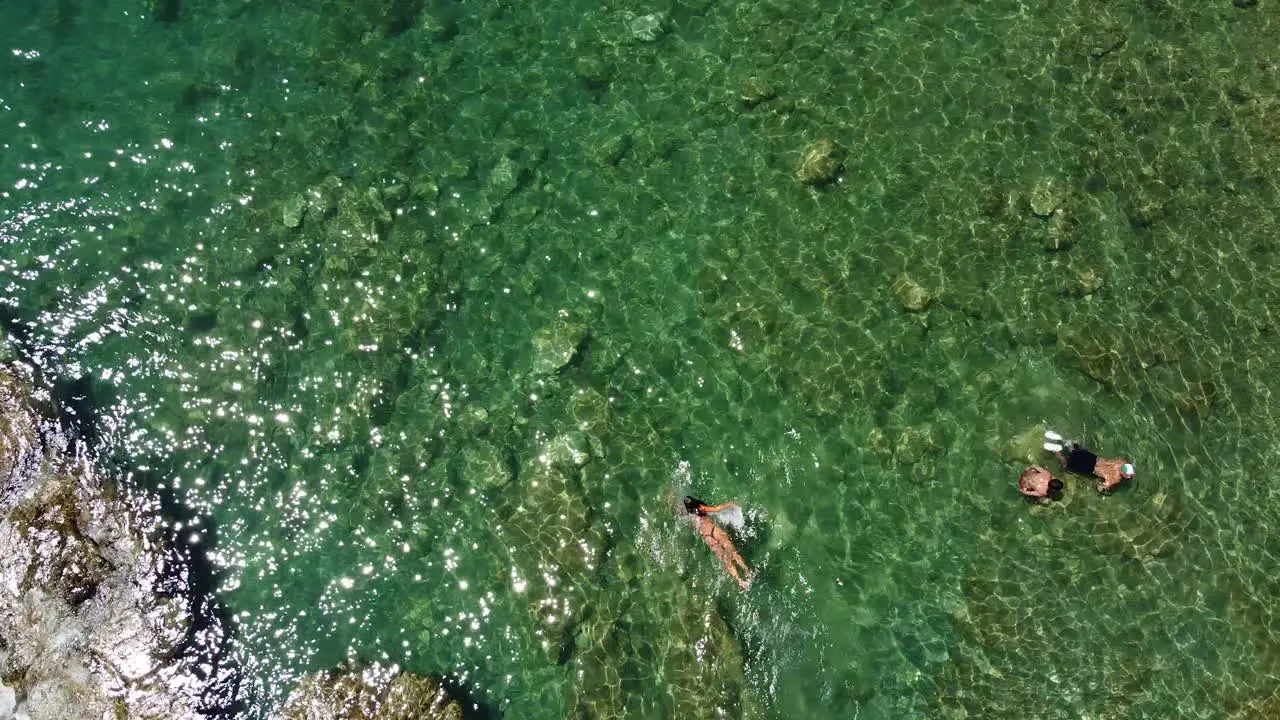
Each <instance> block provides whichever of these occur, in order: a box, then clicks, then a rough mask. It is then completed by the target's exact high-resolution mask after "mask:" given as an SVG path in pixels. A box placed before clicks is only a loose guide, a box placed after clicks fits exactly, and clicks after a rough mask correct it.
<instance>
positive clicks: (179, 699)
mask: <svg viewBox="0 0 1280 720" xmlns="http://www.w3.org/2000/svg"><path fill="white" fill-rule="evenodd" d="M31 387H32V385H31V383H30V380H29V378H26V377H24V376H23V374H22V372H21V369H20V366H14V367H13V368H0V473H2V475H0V684H3V686H4V687H5V688H6V690H7V692H6V693H5V694H6V695H8V694H9V693H12V698H13V702H14V707H13V708H12V712H13V713H14V715H15V716H16V717H22V716H23V715H24V714H25V716H27V717H31V718H42V719H50V720H57V719H59V718H68V719H70V718H86V717H112V718H121V719H126V718H156V719H157V720H158V719H160V718H165V719H166V720H168V719H173V720H180V719H182V718H198V717H201V716H202V713H203V712H205V711H208V710H210V709H213V708H214V707H228V706H230V705H231V704H233V703H234V701H235V699H234V695H235V687H236V683H235V677H234V674H235V673H234V670H231V669H227V668H221V669H219V664H220V663H219V662H218V657H217V656H218V653H219V652H220V650H221V648H220V647H219V646H220V645H221V644H222V642H221V641H222V640H223V639H225V633H224V632H222V630H223V628H222V627H220V626H218V625H217V624H216V623H213V624H210V623H203V624H202V630H201V633H200V638H201V641H202V642H195V639H194V638H193V637H192V633H191V630H192V628H193V618H194V615H193V610H192V606H191V602H192V601H191V598H189V597H186V596H183V595H181V594H174V593H172V592H169V591H168V589H169V588H171V587H173V586H174V583H175V581H177V583H178V584H179V585H185V578H186V573H187V572H188V568H187V567H186V564H185V563H184V562H183V558H182V557H181V556H180V555H178V554H177V553H175V552H173V551H172V550H169V549H166V548H165V547H164V545H163V543H161V542H159V540H158V536H159V533H158V525H157V522H156V518H157V517H158V515H157V514H156V513H155V512H154V510H155V508H154V507H147V506H146V503H145V502H144V501H142V500H139V499H136V498H130V497H126V496H123V495H119V494H117V493H116V492H115V490H114V488H113V487H112V486H111V485H110V483H107V482H105V481H104V480H103V478H102V477H101V475H100V474H99V473H97V472H95V471H94V469H93V468H92V466H91V464H90V463H89V462H88V461H87V459H86V458H85V457H84V456H83V455H82V454H80V453H78V452H77V451H76V449H75V447H74V445H73V443H71V442H70V441H69V440H68V439H67V438H66V437H65V436H64V435H63V434H62V433H60V432H58V431H57V428H55V427H54V426H53V425H51V424H49V423H47V422H45V421H43V420H42V418H41V416H40V415H39V414H38V413H37V412H36V410H35V404H36V403H35V400H34V399H33V396H32V394H31V390H30V388H31ZM211 668H212V671H211V670H210V669H211ZM211 706H212V707H211Z"/></svg>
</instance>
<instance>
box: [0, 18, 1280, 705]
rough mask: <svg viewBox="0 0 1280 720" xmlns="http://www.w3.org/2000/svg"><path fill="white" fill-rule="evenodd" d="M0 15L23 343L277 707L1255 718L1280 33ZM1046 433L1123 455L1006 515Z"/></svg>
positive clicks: (1266, 656)
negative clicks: (457, 698) (731, 551)
mask: <svg viewBox="0 0 1280 720" xmlns="http://www.w3.org/2000/svg"><path fill="white" fill-rule="evenodd" d="M1219 5H1225V6H1224V7H1219ZM663 10H666V11H667V13H668V14H667V16H666V20H665V23H664V27H665V30H664V31H663V32H662V33H661V36H660V37H659V39H658V40H656V41H654V42H639V41H636V40H634V39H633V37H632V23H633V22H635V21H636V18H637V17H638V16H642V15H644V14H646V13H651V12H658V11H663ZM0 15H2V16H3V17H0V20H3V27H4V28H5V30H4V34H5V39H6V44H5V50H6V53H5V54H4V56H3V59H2V60H0V63H3V66H2V69H3V75H0V77H3V78H4V81H3V82H4V85H3V89H2V90H0V108H2V109H3V114H2V115H0V127H3V133H0V138H2V142H3V151H4V155H3V158H4V159H3V164H2V165H0V192H3V193H4V194H3V195H0V202H2V205H0V210H2V211H3V217H0V223H2V225H0V234H2V236H3V242H4V245H3V253H2V255H0V261H2V262H3V268H0V272H3V275H4V282H3V291H2V292H3V297H4V308H5V314H6V316H7V318H8V319H9V323H8V324H9V331H10V333H11V334H12V335H14V336H15V337H17V338H18V339H19V340H20V341H21V342H22V348H23V354H24V355H25V357H27V358H28V359H30V360H31V361H33V362H34V363H35V364H37V365H38V366H40V367H41V368H42V369H43V370H44V372H45V373H46V375H47V376H48V378H49V379H50V380H51V381H53V382H55V383H57V384H58V385H59V387H60V388H61V389H62V391H63V394H64V396H65V397H66V398H67V399H68V403H69V407H71V408H72V410H74V411H75V412H77V413H79V414H78V415H77V416H76V418H78V419H81V420H83V421H84V429H85V431H86V432H89V433H91V434H95V435H96V437H95V443H96V444H97V445H98V447H99V450H100V452H101V453H102V455H103V456H104V460H106V461H108V462H111V463H112V464H113V465H115V466H116V467H117V468H118V470H119V472H120V473H121V474H122V475H123V476H126V477H128V478H129V480H128V481H129V482H133V483H138V484H139V485H141V486H144V487H150V488H155V489H157V490H159V491H161V492H162V493H164V494H166V495H168V496H172V497H174V498H176V499H178V500H180V501H181V502H182V507H183V508H185V509H183V510H181V511H179V515H180V519H179V522H180V523H181V525H180V526H179V527H178V529H177V531H176V536H177V537H178V538H180V539H182V540H183V541H184V542H189V543H193V544H194V545H195V547H196V548H197V550H198V551H200V552H204V553H206V556H207V557H208V558H209V559H210V562H211V564H212V565H213V566H214V567H215V568H217V569H218V571H219V574H218V585H219V595H220V597H221V598H222V600H223V602H225V604H226V606H227V608H228V610H229V612H232V613H235V614H236V617H237V619H238V622H239V628H240V631H241V637H242V643H243V649H242V657H243V658H244V663H245V664H246V668H247V671H248V673H249V675H250V678H251V679H252V680H253V682H254V685H255V692H256V707H257V709H258V710H263V709H266V708H268V707H269V706H270V705H271V704H273V703H274V702H277V701H278V700H279V699H280V698H281V697H283V695H284V694H286V693H287V692H288V689H289V687H290V685H291V683H292V681H293V680H294V679H295V678H296V677H297V675H298V674H300V673H302V672H306V671H308V670H312V669H317V668H323V667H327V666H330V665H332V664H335V663H337V662H339V661H341V660H343V659H347V658H355V659H361V660H375V659H382V660H387V661H392V662H399V663H403V664H404V665H405V666H407V667H409V668H410V669H414V670H420V671H425V672H448V673H453V674H455V676H456V677H457V678H459V679H460V680H462V681H464V682H465V683H466V684H467V686H468V687H469V688H470V690H471V692H472V693H473V695H474V696H475V697H476V699H478V700H481V701H483V702H485V703H486V704H488V705H489V706H490V707H491V708H494V709H496V710H497V711H500V712H506V713H507V714H509V715H510V716H513V717H530V718H540V717H547V718H561V717H565V716H567V715H569V714H570V713H571V712H574V711H582V712H587V713H594V714H595V715H597V716H602V717H610V716H620V715H622V714H624V713H626V714H627V715H628V716H635V717H668V716H700V715H708V716H709V715H711V714H712V713H714V711H715V709H716V708H717V707H719V708H723V709H724V710H725V711H726V712H727V713H728V714H729V715H731V716H746V717H759V716H764V717H768V716H795V715H805V714H812V715H819V716H823V715H827V716H833V717H853V716H858V717H892V718H899V717H965V716H967V717H1008V716H1024V717H1081V716H1089V717H1122V716H1125V717H1170V716H1175V715H1176V716H1180V717H1220V716H1222V715H1223V714H1226V715H1228V716H1233V717H1257V716H1265V714H1266V713H1267V712H1268V708H1274V705H1275V703H1276V702H1277V700H1276V699H1275V697H1276V696H1275V695H1274V678H1275V677H1276V675H1277V674H1280V664H1278V661H1277V657H1280V655H1278V654H1277V651H1276V648H1277V640H1276V638H1275V637H1274V636H1273V634H1272V631H1271V628H1272V627H1274V626H1275V618H1274V617H1273V616H1272V615H1273V612H1274V611H1273V610H1272V607H1273V606H1274V598H1275V596H1276V591H1277V587H1276V582H1275V580H1274V579H1273V572H1272V570H1271V567H1272V566H1273V564H1274V563H1272V562H1271V559H1272V557H1273V555H1274V554H1275V553H1277V552H1280V548H1276V547H1274V546H1275V541H1274V540H1273V539H1272V538H1271V533H1270V532H1269V528H1271V527H1272V526H1274V524H1275V523H1276V522H1277V519H1278V517H1277V516H1278V515H1280V505H1277V504H1276V499H1275V493H1274V492H1273V491H1272V489H1271V488H1270V487H1269V486H1267V485H1266V484H1265V483H1261V484H1260V482H1259V481H1260V480H1261V478H1262V477H1263V476H1264V475H1265V472H1266V468H1268V467H1270V464H1271V463H1272V462H1273V461H1274V460H1275V459H1276V458H1277V455H1278V450H1280V448H1278V446H1277V442H1276V440H1275V437H1276V430H1277V420H1278V418H1277V417H1276V414H1275V412H1274V411H1273V409H1272V408H1273V403H1272V400H1271V388H1273V387H1275V383H1276V380H1277V378H1276V372H1275V370H1274V367H1275V362H1274V361H1275V359H1276V358H1275V354H1276V351H1275V347H1276V346H1277V344H1276V342H1275V338H1274V335H1275V329H1276V326H1275V323H1276V320H1275V317H1276V315H1275V313H1276V312H1277V311H1280V295H1278V294H1277V284H1276V278H1277V277H1280V276H1278V275H1277V274H1276V272H1275V267H1274V263H1275V252H1276V238H1277V237H1280V235H1278V234H1277V232H1276V231H1277V227H1276V225H1277V223H1276V217H1277V215H1276V210H1277V207H1278V202H1277V192H1276V189H1277V186H1276V176H1275V168H1276V167H1277V164H1276V160H1277V142H1278V140H1280V138H1277V136H1276V135H1275V128H1276V127H1277V119H1278V116H1277V113H1280V109H1278V108H1280V94H1278V93H1280V88H1278V87H1277V85H1278V83H1280V80H1278V79H1277V78H1278V77H1280V76H1278V75H1277V72H1276V69H1277V63H1280V58H1278V57H1277V55H1276V50H1275V48H1276V47H1280V42H1278V41H1280V37H1277V29H1276V21H1275V17H1274V13H1272V12H1271V11H1270V9H1268V8H1266V7H1257V8H1252V9H1239V8H1235V7H1233V6H1232V5H1231V4H1229V3H1224V4H1217V3H1214V4H1210V3H1191V2H1185V3H1183V2H1132V3H1119V4H1111V5H1108V6H1105V7H1102V6H1097V5H1096V4H1094V3H1087V2H1081V3H1075V4H1068V5H1065V6H1055V7H1054V8H1052V9H1035V8H1029V7H1023V6H1021V5H1019V4H1017V3H1012V2H1010V3H1005V2H989V3H982V4H972V3H955V4H932V3H915V4H908V5H902V6H897V7H894V8H887V7H882V6H880V5H878V4H869V3H868V4H864V3H854V4H849V3H831V4H830V6H829V7H818V6H814V5H813V4H812V3H785V2H780V3H755V4H730V3H697V2H694V3H678V4H675V5H672V6H671V7H669V8H663V7H658V6H652V7H650V6H645V7H632V6H621V5H619V6H614V5H603V6H602V5H600V4H598V3H583V4H580V5H578V6H572V5H564V6H562V7H561V8H559V9H556V10H545V9H541V10H537V11H534V10H532V9H523V8H518V7H511V6H504V5H497V4H478V5H473V4H466V3H464V4H449V3H412V2H410V3H376V2H367V3H362V4H358V5H354V6H353V5H350V4H347V3H327V4H326V3H322V4H320V5H315V4H307V5H306V6H305V7H303V6H301V5H297V6H294V5H288V4H285V5H263V4H260V3H250V2H223V3H216V4H212V5H206V6H204V7H199V8H197V7H189V8H183V9H182V10H181V12H180V13H179V15H178V17H177V19H176V20H174V21H172V22H164V21H156V20H153V19H151V18H150V17H149V16H148V13H147V9H146V5H145V3H133V2H127V3H124V2H118V3H106V4H103V5H101V6H100V7H97V8H92V9H90V8H86V9H79V10H77V9H75V8H73V7H71V6H70V4H62V5H58V4H53V5H49V6H46V5H44V4H41V5H36V4H30V5H29V4H25V3H9V4H6V5H5V6H4V8H3V9H0ZM743 98H747V100H744V99H743ZM757 101H759V102H757ZM823 137H826V138H830V139H832V140H834V141H835V142H837V143H839V144H840V145H841V146H843V147H844V148H845V150H846V156H845V158H844V168H845V170H844V172H843V173H842V175H841V178H840V182H839V183H838V184H835V185H833V186H831V187H828V188H824V189H820V190H814V189H810V188H807V187H805V186H803V185H801V184H800V183H798V182H797V181H796V179H795V177H794V171H795V168H796V166H797V164H798V163H799V162H800V160H801V157H802V156H803V153H804V151H805V149H806V148H807V147H809V146H810V144H811V143H813V142H814V141H816V140H817V139H819V138H823ZM1033 208H1037V209H1039V210H1040V211H1041V212H1040V215H1037V214H1036V213H1035V212H1033ZM1042 216H1048V217H1042ZM286 217H287V218H289V220H288V221H287V222H286ZM291 225H296V227H291ZM1048 248H1059V249H1058V250H1057V251H1051V250H1049V249H1048ZM904 275H905V276H906V277H908V278H910V280H911V281H912V282H915V283H918V284H919V285H920V286H922V287H923V288H925V289H926V290H927V291H928V292H929V293H931V295H932V296H933V302H932V304H931V305H930V306H929V308H928V309H927V310H925V311H924V312H920V313H909V312H906V311H905V310H904V307H903V302H902V301H901V300H900V298H899V297H898V294H897V292H896V291H895V288H898V289H901V288H903V287H906V286H907V283H906V282H904V281H901V278H902V277H903V276H904ZM1099 280H1101V282H1102V284H1101V286H1097V283H1098V281H1099ZM1095 286H1096V287H1095ZM1090 289H1092V292H1091V293H1089V292H1087V291H1089V290H1090ZM574 351H576V352H574ZM570 355H572V361H571V362H568V363H567V365H566V360H567V359H568V358H569V357H570ZM561 365H565V367H563V368H560V367H559V366H561ZM1046 422H1047V423H1049V424H1050V425H1052V426H1053V427H1055V428H1057V429H1059V430H1060V431H1062V432H1064V433H1067V434H1071V435H1084V436H1085V437H1086V438H1087V439H1088V440H1089V441H1090V443H1091V444H1092V445H1094V446H1095V448H1096V449H1097V450H1099V451H1100V452H1104V453H1114V454H1120V453H1125V454H1129V455H1132V456H1133V457H1134V458H1135V459H1136V460H1137V463H1138V467H1139V471H1140V473H1141V475H1140V479H1139V482H1138V483H1136V484H1135V485H1134V486H1133V487H1131V488H1128V489H1126V490H1125V491H1123V492H1121V493H1118V494H1117V495H1115V496H1112V497H1108V498H1100V497H1097V496H1096V495H1094V494H1093V493H1092V491H1091V490H1089V489H1088V487H1087V485H1084V484H1082V483H1072V484H1071V485H1070V486H1069V492H1068V498H1067V500H1066V501H1065V502H1064V503H1063V504H1062V505H1060V506H1056V507H1053V508H1049V509H1044V510H1039V509H1037V510H1032V509H1029V508H1027V507H1026V506H1025V505H1024V504H1022V502H1021V501H1020V499H1019V498H1018V497H1017V494H1016V490H1015V485H1014V481H1015V478H1016V476H1017V473H1018V471H1019V469H1020V463H1019V461H1018V460H1017V459H1016V457H1017V456H1018V455H1019V452H1018V451H1017V450H1016V449H1011V448H1012V446H1014V445H1016V444H1017V443H1015V442H1014V440H1015V439H1016V438H1018V437H1019V436H1021V435H1023V434H1024V433H1030V434H1031V435H1032V436H1034V434H1035V433H1036V432H1037V430H1038V428H1040V426H1041V424H1042V423H1046ZM544 458H545V460H544ZM584 460H586V462H585V463H584V462H583V461H584ZM673 490H674V491H675V492H676V494H677V495H679V494H683V493H685V492H692V493H693V494H696V495H698V496H699V497H701V498H703V499H705V500H707V501H709V502H720V501H723V500H728V499H734V500H738V501H739V502H742V503H743V505H744V507H745V509H746V515H747V519H748V529H749V532H748V533H747V537H746V538H745V539H744V541H743V542H742V543H741V546H742V550H743V551H744V554H745V555H746V557H747V559H748V561H749V562H750V563H751V564H752V565H753V566H754V567H756V568H757V570H758V573H759V577H758V579H757V580H756V583H755V586H754V588H753V590H752V591H751V592H750V593H748V594H746V595H743V594H740V593H738V592H737V591H736V590H735V589H734V588H733V586H732V584H731V583H730V582H729V581H727V580H726V579H724V578H722V577H721V575H720V573H719V571H718V569H717V568H716V566H715V564H714V560H713V559H712V558H710V557H709V556H708V553H707V552H706V551H705V548H703V547H702V546H701V545H700V543H699V542H698V540H697V538H696V537H694V536H693V535H692V533H691V532H690V531H689V530H688V528H687V527H685V526H684V525H683V524H682V523H680V522H678V520H677V519H676V517H675V516H674V514H673V512H672V509H671V505H670V501H669V495H670V493H671V492H672V491H673Z"/></svg>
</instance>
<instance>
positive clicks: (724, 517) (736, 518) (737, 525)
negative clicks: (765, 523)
mask: <svg viewBox="0 0 1280 720" xmlns="http://www.w3.org/2000/svg"><path fill="white" fill-rule="evenodd" d="M712 517H714V518H715V520H716V522H717V523H719V524H720V525H722V526H724V527H731V528H733V529H734V530H737V531H738V532H739V533H745V532H746V530H747V520H746V518H744V517H743V516H742V508H738V507H731V508H726V509H724V510H721V511H720V512H718V513H713V514H712Z"/></svg>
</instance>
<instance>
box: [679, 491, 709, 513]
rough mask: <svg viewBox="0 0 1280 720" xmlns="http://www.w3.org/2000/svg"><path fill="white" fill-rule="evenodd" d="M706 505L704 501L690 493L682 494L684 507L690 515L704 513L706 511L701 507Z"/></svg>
mask: <svg viewBox="0 0 1280 720" xmlns="http://www.w3.org/2000/svg"><path fill="white" fill-rule="evenodd" d="M706 506H707V504H706V503H704V502H702V501H701V500H699V499H698V498H696V497H694V496H692V495H685V496H684V509H685V510H686V511H688V513H689V514H690V515H706V514H707V513H706V511H705V510H703V509H702V508H704V507H706Z"/></svg>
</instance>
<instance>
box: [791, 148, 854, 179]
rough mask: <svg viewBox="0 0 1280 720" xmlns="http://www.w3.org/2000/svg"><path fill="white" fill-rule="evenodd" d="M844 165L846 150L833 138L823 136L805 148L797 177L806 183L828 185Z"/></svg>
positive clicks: (797, 170)
mask: <svg viewBox="0 0 1280 720" xmlns="http://www.w3.org/2000/svg"><path fill="white" fill-rule="evenodd" d="M843 165H844V150H843V149H841V147H840V146H839V145H837V144H836V143H835V142H834V141H833V140H830V139H828V138H822V139H820V140H818V141H817V142H815V143H813V144H812V145H810V146H809V147H807V148H805V150H804V155H803V156H802V157H801V159H800V165H799V166H798V167H797V168H796V179H797V180H799V181H800V182H802V183H804V184H805V185H815V186H816V185H826V184H827V183H829V182H831V181H833V180H835V179H836V176H837V175H839V174H840V168H841V167H842V166H843Z"/></svg>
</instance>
